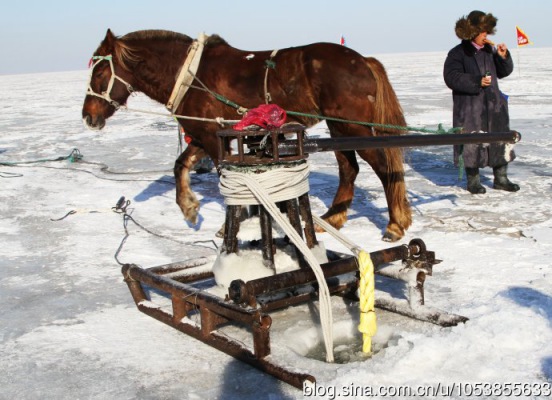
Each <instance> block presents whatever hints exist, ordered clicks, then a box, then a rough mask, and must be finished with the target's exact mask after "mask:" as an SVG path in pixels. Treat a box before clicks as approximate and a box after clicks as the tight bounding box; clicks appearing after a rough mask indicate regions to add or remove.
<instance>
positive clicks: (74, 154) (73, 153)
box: [0, 149, 83, 167]
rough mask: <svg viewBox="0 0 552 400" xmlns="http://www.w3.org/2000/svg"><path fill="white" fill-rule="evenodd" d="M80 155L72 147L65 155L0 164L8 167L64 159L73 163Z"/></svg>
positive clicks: (78, 159)
mask: <svg viewBox="0 0 552 400" xmlns="http://www.w3.org/2000/svg"><path fill="white" fill-rule="evenodd" d="M82 157H83V156H82V154H81V152H80V151H79V149H73V150H72V151H71V153H70V154H69V155H67V156H61V157H57V158H44V159H40V160H34V161H18V162H9V161H0V165H5V166H7V167H10V166H14V165H19V164H36V163H43V162H51V161H64V160H69V162H71V163H74V162H77V161H80V160H82Z"/></svg>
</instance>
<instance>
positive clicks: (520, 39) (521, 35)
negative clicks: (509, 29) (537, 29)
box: [516, 26, 533, 46]
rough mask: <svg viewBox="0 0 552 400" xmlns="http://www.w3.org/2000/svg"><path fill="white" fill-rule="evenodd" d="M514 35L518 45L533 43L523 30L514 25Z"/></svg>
mask: <svg viewBox="0 0 552 400" xmlns="http://www.w3.org/2000/svg"><path fill="white" fill-rule="evenodd" d="M516 35H517V44H518V46H526V45H528V44H533V42H531V41H530V40H529V38H528V37H527V35H526V34H525V32H523V31H522V30H521V29H520V27H519V26H516Z"/></svg>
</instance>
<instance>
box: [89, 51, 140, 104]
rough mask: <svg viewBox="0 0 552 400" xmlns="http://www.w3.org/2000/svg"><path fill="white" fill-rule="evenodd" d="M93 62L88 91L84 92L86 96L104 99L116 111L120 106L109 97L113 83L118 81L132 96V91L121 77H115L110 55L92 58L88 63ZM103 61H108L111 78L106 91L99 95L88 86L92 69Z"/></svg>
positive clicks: (91, 72) (92, 70)
mask: <svg viewBox="0 0 552 400" xmlns="http://www.w3.org/2000/svg"><path fill="white" fill-rule="evenodd" d="M94 60H96V62H94V64H93V65H92V67H91V69H90V79H89V80H88V89H87V90H86V95H88V96H96V97H99V98H100V99H104V100H105V101H107V102H108V103H109V104H111V105H112V106H113V107H115V109H116V110H118V109H119V108H120V107H121V105H120V104H119V103H118V102H116V101H115V100H113V99H112V98H111V95H110V94H111V89H113V84H114V83H115V79H117V80H119V81H120V82H121V83H122V84H124V85H125V86H126V88H127V90H128V92H129V93H130V94H132V92H134V89H133V87H132V86H131V85H130V83H128V82H126V81H125V80H124V79H122V78H121V77H119V76H117V75H115V67H114V66H113V56H112V55H111V54H109V55H107V56H93V57H92V58H91V59H90V63H92V61H94ZM104 60H107V61H109V68H110V69H111V78H109V84H108V85H107V90H106V91H105V92H102V93H101V94H100V93H96V92H95V91H94V89H92V86H90V83H91V82H92V74H93V73H94V68H96V65H98V64H99V63H100V62H102V61H104Z"/></svg>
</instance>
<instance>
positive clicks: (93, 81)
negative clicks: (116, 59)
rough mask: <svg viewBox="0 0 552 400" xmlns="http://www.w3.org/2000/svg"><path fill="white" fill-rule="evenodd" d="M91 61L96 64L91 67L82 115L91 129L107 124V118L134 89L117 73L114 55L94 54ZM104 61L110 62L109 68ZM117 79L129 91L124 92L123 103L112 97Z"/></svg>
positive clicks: (100, 127) (98, 128) (97, 128)
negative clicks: (99, 100) (100, 100)
mask: <svg viewBox="0 0 552 400" xmlns="http://www.w3.org/2000/svg"><path fill="white" fill-rule="evenodd" d="M90 62H94V64H93V65H92V66H91V68H90V78H89V81H88V88H87V90H86V99H85V102H84V106H83V110H82V117H83V122H84V124H85V125H86V126H87V127H88V128H89V129H92V130H100V129H102V128H103V127H104V126H105V120H106V119H107V118H109V117H110V116H111V115H113V114H114V113H115V111H117V110H118V109H119V108H120V107H121V103H122V102H124V101H126V98H128V95H129V94H131V93H132V92H133V91H134V89H133V88H132V86H131V85H130V84H129V83H128V82H126V81H125V80H124V79H122V78H121V77H119V76H117V75H116V74H115V68H114V66H113V57H112V56H111V55H107V56H94V57H92V59H91V60H90ZM102 62H108V63H109V68H106V66H105V65H104V64H103V63H102ZM100 63H102V64H100ZM116 80H118V81H119V82H121V83H123V85H124V86H125V87H126V90H127V92H128V93H126V92H125V93H124V99H122V100H121V103H120V102H119V101H116V100H114V99H113V98H112V92H113V85H114V83H115V81H116ZM97 98H99V99H102V100H105V102H107V104H106V103H105V102H98V101H97ZM106 106H107V107H106Z"/></svg>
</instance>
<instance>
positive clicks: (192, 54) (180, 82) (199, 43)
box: [86, 33, 462, 134]
mask: <svg viewBox="0 0 552 400" xmlns="http://www.w3.org/2000/svg"><path fill="white" fill-rule="evenodd" d="M207 37H208V36H206V35H205V34H203V33H202V34H201V35H200V36H199V38H198V39H197V40H194V43H193V44H192V46H191V47H190V50H189V53H188V55H187V57H186V60H185V61H184V64H183V66H182V68H181V70H180V73H179V76H178V79H177V81H176V83H175V86H174V88H173V91H172V94H171V97H170V99H169V101H168V102H167V105H166V108H167V109H168V111H169V112H170V113H169V114H166V113H159V112H154V111H147V110H140V109H132V108H128V107H127V106H125V105H122V104H119V103H118V102H116V101H115V100H113V99H112V98H111V96H110V93H111V90H112V88H113V84H114V82H115V80H118V81H120V82H121V83H123V84H124V85H125V86H126V88H127V90H128V92H129V93H131V94H132V93H133V92H134V89H133V87H132V86H131V85H130V84H129V83H128V82H126V81H125V80H124V79H122V78H121V77H119V76H117V75H116V74H115V68H114V66H113V56H112V55H111V54H110V55H107V56H94V57H92V58H91V59H90V62H92V61H94V60H96V61H95V63H94V64H93V65H92V69H91V71H90V80H89V82H88V89H87V91H86V94H87V95H91V96H96V97H99V98H101V99H104V100H105V101H107V102H108V103H109V104H111V105H112V106H113V107H115V109H116V110H119V109H120V108H123V109H126V110H127V111H135V112H141V113H146V114H152V115H159V116H164V117H168V118H180V119H188V120H194V121H203V122H215V123H218V124H219V125H221V126H223V127H224V125H228V124H234V123H237V122H239V120H225V119H224V118H222V117H217V118H201V117H191V116H185V115H178V114H174V111H175V110H176V109H177V108H178V105H179V104H180V102H181V101H182V99H183V98H184V95H185V94H186V92H187V91H188V89H189V88H194V89H198V90H204V91H206V92H208V93H209V94H211V95H212V96H213V97H214V98H215V99H216V100H218V101H220V102H222V103H224V104H226V105H227V106H230V107H232V108H234V109H236V112H237V113H238V114H239V115H243V114H245V113H246V112H247V111H248V109H247V108H245V107H243V106H240V105H239V104H236V103H234V102H233V101H231V100H230V99H227V98H226V97H224V96H222V95H220V94H218V93H216V92H214V91H212V90H211V89H209V88H208V87H207V86H206V85H205V84H204V83H203V82H201V80H200V79H199V78H198V77H197V76H196V72H197V69H198V68H199V62H200V60H201V55H202V52H203V47H204V44H205V41H206V40H207ZM277 53H278V50H274V51H273V52H272V54H271V55H270V58H269V59H268V60H266V72H265V80H264V92H265V102H267V103H268V102H271V101H272V99H271V96H270V93H269V92H268V85H267V83H268V72H269V69H274V66H275V64H274V61H273V58H274V57H275V56H276V54H277ZM104 60H105V61H109V67H110V68H111V78H110V79H109V84H108V87H107V90H106V91H105V92H102V93H101V94H100V93H96V92H94V90H93V89H92V87H91V86H90V82H91V78H92V74H93V72H94V68H95V67H96V66H97V65H98V63H100V62H101V61H104ZM194 80H196V81H197V82H199V84H200V85H201V87H198V86H194V85H192V82H193V81H194ZM286 113H287V114H288V115H295V116H300V117H306V118H312V119H317V120H326V121H334V122H343V123H348V124H356V125H363V126H368V127H371V128H372V129H374V128H376V129H382V130H386V129H392V130H402V131H407V132H421V133H435V134H447V133H456V132H458V131H459V130H461V129H462V128H451V129H449V130H445V129H444V128H443V126H442V124H439V125H438V127H437V129H436V130H434V129H425V128H416V127H411V126H401V125H390V124H377V123H373V122H365V121H354V120H346V119H341V118H334V117H327V116H324V115H317V114H309V113H302V112H297V111H286Z"/></svg>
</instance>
